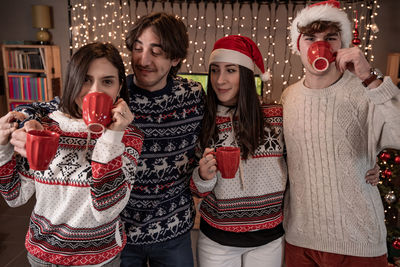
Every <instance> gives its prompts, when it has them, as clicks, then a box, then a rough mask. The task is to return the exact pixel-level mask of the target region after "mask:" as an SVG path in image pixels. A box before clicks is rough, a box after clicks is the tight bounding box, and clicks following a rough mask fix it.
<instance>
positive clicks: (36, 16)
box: [32, 5, 52, 44]
mask: <svg viewBox="0 0 400 267" xmlns="http://www.w3.org/2000/svg"><path fill="white" fill-rule="evenodd" d="M32 24H33V27H34V28H38V29H39V31H38V32H37V33H36V39H37V40H38V41H39V42H40V44H50V40H51V34H50V32H49V31H48V30H47V29H50V28H52V23H51V7H50V6H44V5H34V6H32Z"/></svg>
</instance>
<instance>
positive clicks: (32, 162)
mask: <svg viewBox="0 0 400 267" xmlns="http://www.w3.org/2000/svg"><path fill="white" fill-rule="evenodd" d="M59 139H60V135H59V134H58V133H55V132H52V131H48V130H43V131H38V130H31V131H29V132H28V133H27V134H26V157H27V159H28V162H29V167H30V168H31V169H32V170H36V171H45V170H47V169H48V168H49V165H50V163H51V161H52V160H53V159H54V156H55V155H56V152H57V148H58V141H59Z"/></svg>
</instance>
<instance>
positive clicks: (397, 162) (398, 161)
mask: <svg viewBox="0 0 400 267" xmlns="http://www.w3.org/2000/svg"><path fill="white" fill-rule="evenodd" d="M394 162H395V163H396V164H400V156H396V157H395V158H394Z"/></svg>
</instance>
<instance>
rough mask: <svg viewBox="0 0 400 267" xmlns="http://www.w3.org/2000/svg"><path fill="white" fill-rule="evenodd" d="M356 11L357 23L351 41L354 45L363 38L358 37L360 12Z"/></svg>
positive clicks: (359, 42)
mask: <svg viewBox="0 0 400 267" xmlns="http://www.w3.org/2000/svg"><path fill="white" fill-rule="evenodd" d="M354 12H355V13H356V20H355V22H356V24H355V27H354V33H353V34H354V38H353V40H352V41H351V42H352V43H353V45H355V46H357V45H359V44H361V40H360V39H359V38H358V19H357V16H358V13H357V10H354Z"/></svg>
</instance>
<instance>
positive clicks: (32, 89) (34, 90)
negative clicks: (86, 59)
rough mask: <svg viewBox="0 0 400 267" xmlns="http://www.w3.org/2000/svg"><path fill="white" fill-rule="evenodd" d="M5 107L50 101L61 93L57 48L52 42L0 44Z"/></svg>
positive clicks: (11, 107) (58, 51)
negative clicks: (47, 43)
mask: <svg viewBox="0 0 400 267" xmlns="http://www.w3.org/2000/svg"><path fill="white" fill-rule="evenodd" d="M1 53H2V58H3V71H4V84H5V92H6V102H7V109H8V110H12V109H13V108H15V106H17V105H18V104H22V103H32V102H38V101H49V100H51V99H53V98H54V97H55V96H57V95H60V94H61V84H62V82H61V63H60V48H59V47H58V46H55V45H2V46H1Z"/></svg>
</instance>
